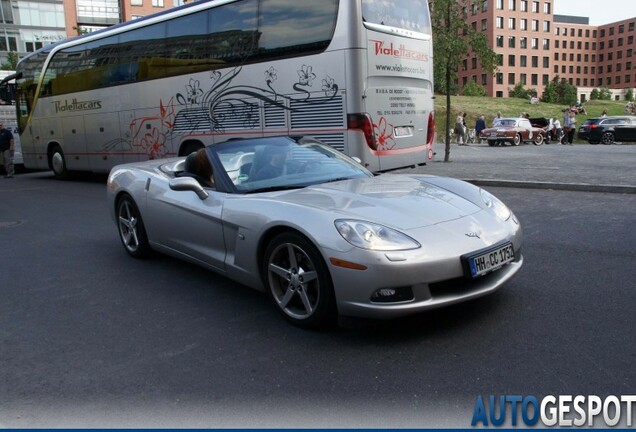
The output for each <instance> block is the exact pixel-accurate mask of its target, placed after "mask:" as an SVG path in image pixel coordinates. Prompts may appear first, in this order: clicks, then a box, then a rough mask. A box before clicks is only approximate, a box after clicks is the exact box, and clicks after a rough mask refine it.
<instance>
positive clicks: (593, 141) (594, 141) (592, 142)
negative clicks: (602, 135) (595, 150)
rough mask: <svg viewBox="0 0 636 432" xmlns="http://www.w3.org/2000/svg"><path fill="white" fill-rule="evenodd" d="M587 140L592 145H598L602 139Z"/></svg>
mask: <svg viewBox="0 0 636 432" xmlns="http://www.w3.org/2000/svg"><path fill="white" fill-rule="evenodd" d="M587 142H589V143H590V144H592V145H596V144H598V143H599V142H600V141H596V140H588V141H587Z"/></svg>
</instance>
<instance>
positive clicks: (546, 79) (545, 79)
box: [541, 74, 550, 85]
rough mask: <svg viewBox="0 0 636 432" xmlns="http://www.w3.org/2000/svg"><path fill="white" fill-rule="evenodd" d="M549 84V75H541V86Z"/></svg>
mask: <svg viewBox="0 0 636 432" xmlns="http://www.w3.org/2000/svg"><path fill="white" fill-rule="evenodd" d="M549 82H550V75H548V74H543V75H542V77H541V83H542V84H543V85H548V83H549Z"/></svg>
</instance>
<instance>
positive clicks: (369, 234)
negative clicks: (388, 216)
mask: <svg viewBox="0 0 636 432" xmlns="http://www.w3.org/2000/svg"><path fill="white" fill-rule="evenodd" d="M334 224H335V225H336V229H337V230H338V232H339V233H340V235H341V236H342V238H344V239H345V240H346V241H348V242H349V243H351V244H352V245H353V246H356V247H359V248H362V249H368V250H378V251H396V250H408V249H417V248H419V247H420V244H419V243H418V242H416V241H415V240H413V239H412V238H411V237H409V236H407V235H406V234H403V233H401V232H399V231H396V230H394V229H392V228H388V227H385V226H384V225H379V224H375V223H372V222H366V221H361V220H353V219H339V220H336V221H335V222H334Z"/></svg>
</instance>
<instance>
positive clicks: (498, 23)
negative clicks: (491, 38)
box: [496, 16, 503, 29]
mask: <svg viewBox="0 0 636 432" xmlns="http://www.w3.org/2000/svg"><path fill="white" fill-rule="evenodd" d="M496 26H497V28H498V29H502V28H503V17H499V16H498V17H497V20H496Z"/></svg>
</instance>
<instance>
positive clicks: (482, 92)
mask: <svg viewBox="0 0 636 432" xmlns="http://www.w3.org/2000/svg"><path fill="white" fill-rule="evenodd" d="M462 95H463V96H486V89H485V88H484V86H482V85H481V84H477V83H476V82H475V80H470V81H469V82H468V83H467V84H466V85H465V86H464V88H463V89H462Z"/></svg>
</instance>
